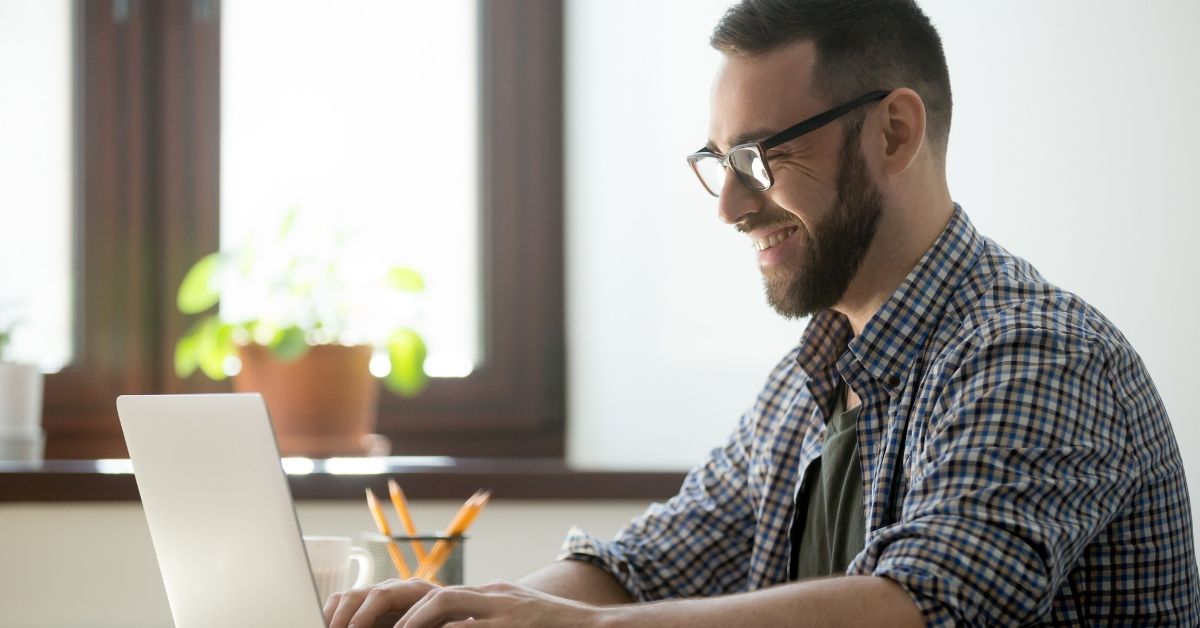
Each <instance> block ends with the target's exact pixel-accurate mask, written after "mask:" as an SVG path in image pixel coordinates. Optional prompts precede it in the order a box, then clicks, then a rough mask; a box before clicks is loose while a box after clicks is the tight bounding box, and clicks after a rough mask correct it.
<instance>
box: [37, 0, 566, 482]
mask: <svg viewBox="0 0 1200 628" xmlns="http://www.w3.org/2000/svg"><path fill="white" fill-rule="evenodd" d="M479 8H480V9H479V10H480V29H481V43H482V45H481V47H480V49H481V50H480V62H481V64H482V65H481V67H480V70H481V72H480V74H481V83H480V87H481V103H480V115H481V119H480V123H481V124H480V128H481V145H480V146H481V149H482V150H481V153H480V154H481V158H480V169H479V171H480V173H481V176H482V179H481V186H480V188H481V198H480V212H481V229H480V233H481V244H482V249H481V270H482V274H481V276H482V277H483V288H484V294H485V299H484V312H483V327H484V339H485V355H486V359H485V362H484V364H482V365H481V366H480V367H479V368H477V369H476V371H475V372H473V373H472V374H471V375H470V376H468V377H465V378H461V379H435V380H433V382H432V383H431V385H430V386H429V388H428V389H427V390H426V391H425V392H424V393H423V394H422V395H420V396H419V397H417V398H415V399H411V400H405V399H400V398H398V397H396V396H394V395H392V394H390V393H389V392H387V391H386V389H385V390H384V391H383V394H382V395H381V403H380V415H379V426H378V431H379V432H380V433H382V434H384V435H386V436H388V437H389V438H391V440H392V443H393V453H395V454H415V455H449V456H475V457H481V456H482V457H557V458H561V457H562V455H563V451H564V422H565V407H566V403H565V387H566V379H565V352H564V344H565V343H564V333H563V264H562V261H563V248H562V240H563V210H562V205H563V188H562V179H563V167H562V164H563V130H562V104H563V89H562V87H563V82H562V49H563V48H562V28H563V26H562V25H563V7H562V2H561V0H479ZM331 10H336V7H332V8H331ZM74 11H75V23H76V25H77V28H76V34H75V35H76V36H75V41H76V46H75V48H76V50H75V55H74V58H75V61H76V66H75V67H76V70H75V72H76V76H77V81H76V89H75V93H76V96H75V100H76V102H75V120H76V125H75V126H76V130H77V132H76V134H75V136H76V150H75V154H76V168H75V170H76V211H75V218H76V219H75V221H74V224H75V235H74V239H75V246H74V247H73V250H74V251H75V260H74V269H75V296H76V298H75V312H74V315H75V321H76V323H75V328H76V338H75V343H74V345H75V346H74V354H75V358H74V360H73V361H72V363H71V364H70V365H69V366H68V367H66V368H65V369H64V370H63V371H61V372H60V373H57V374H54V375H51V376H49V377H47V380H46V396H45V413H44V424H45V427H46V430H47V434H48V439H47V450H46V455H47V457H48V458H75V459H93V458H113V457H117V458H120V457H125V456H126V451H125V447H124V441H123V439H122V437H121V432H120V427H119V424H118V422H117V418H116V407H115V398H116V397H117V396H118V395H121V394H138V393H182V392H214V391H223V390H228V384H219V383H214V382H209V381H206V380H203V378H201V377H199V376H194V377H193V378H190V379H189V380H187V381H180V380H179V379H177V378H176V377H175V375H174V372H173V370H172V365H173V350H174V341H175V339H176V338H178V337H179V335H180V333H182V331H183V329H184V324H185V321H184V319H183V317H182V316H181V315H180V314H179V313H178V312H177V311H176V308H175V305H174V294H175V289H176V287H177V286H178V285H179V281H180V280H181V279H182V277H183V274H184V273H185V272H186V270H187V268H188V267H189V266H190V264H191V263H192V262H194V261H195V260H197V259H199V258H200V257H201V256H203V255H204V254H206V253H208V252H211V251H213V250H216V248H217V247H218V244H219V228H218V222H219V215H220V209H219V208H220V205H219V199H220V194H219V184H220V181H219V175H220V163H219V159H220V148H219V137H220V76H219V70H220V19H219V13H220V7H219V2H217V1H216V0H162V1H150V0H76V2H75V4H74Z"/></svg>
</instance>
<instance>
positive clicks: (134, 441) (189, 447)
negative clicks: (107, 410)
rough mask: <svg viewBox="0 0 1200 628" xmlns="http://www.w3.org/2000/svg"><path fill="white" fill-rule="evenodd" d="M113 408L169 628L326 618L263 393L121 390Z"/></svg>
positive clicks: (301, 623) (304, 625)
mask: <svg viewBox="0 0 1200 628" xmlns="http://www.w3.org/2000/svg"><path fill="white" fill-rule="evenodd" d="M117 413H118V414H119V415H120V417H121V429H122V431H124V433H125V444H126V445H127V446H128V447H129V459H130V461H131V462H132V463H133V473H134V476H135V478H136V480H137V487H138V492H139V493H141V497H142V507H143V509H144V510H145V512H146V523H148V524H149V526H150V536H151V538H152V539H153V541H154V553H155V554H156V555H157V556H158V569H159V571H160V572H161V573H162V579H163V585H165V587H166V591H167V600H168V602H170V605H171V616H172V617H173V618H174V620H175V627H176V628H212V627H213V626H280V627H284V626H287V627H289V628H292V627H295V628H310V627H311V628H324V626H325V622H324V618H323V617H322V614H321V603H322V601H321V600H318V599H317V589H316V584H315V583H314V582H313V578H312V572H311V571H309V566H308V557H307V555H306V554H305V550H304V542H303V540H302V538H301V536H300V525H299V523H298V522H297V520H296V512H295V510H294V509H293V507H292V496H291V491H290V490H289V489H288V484H287V478H286V477H285V476H284V473H283V468H282V466H281V465H280V462H279V451H278V449H277V448H276V445H275V435H274V432H272V431H271V422H270V419H269V418H268V416H267V407H266V404H264V403H263V400H262V397H261V396H260V395H258V394H218V395H147V396H131V395H126V396H122V397H118V398H117Z"/></svg>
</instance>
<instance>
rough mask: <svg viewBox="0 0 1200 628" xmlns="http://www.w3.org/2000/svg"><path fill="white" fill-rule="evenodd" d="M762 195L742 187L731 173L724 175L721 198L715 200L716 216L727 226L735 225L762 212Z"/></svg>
mask: <svg viewBox="0 0 1200 628" xmlns="http://www.w3.org/2000/svg"><path fill="white" fill-rule="evenodd" d="M763 202H764V195H763V193H762V192H755V191H754V190H751V189H750V188H747V187H746V186H744V185H742V182H741V181H738V178H737V176H736V175H735V174H734V173H733V172H728V173H726V177H725V182H724V185H723V186H722V187H721V196H720V197H719V198H717V216H718V217H720V219H721V222H723V223H725V224H727V225H736V224H737V223H739V222H741V221H742V220H743V219H745V218H746V216H749V215H750V214H753V213H755V212H758V211H760V210H762V208H763Z"/></svg>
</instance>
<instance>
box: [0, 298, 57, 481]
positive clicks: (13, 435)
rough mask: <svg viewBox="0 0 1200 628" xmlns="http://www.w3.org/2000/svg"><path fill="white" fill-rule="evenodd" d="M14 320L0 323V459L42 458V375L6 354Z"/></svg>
mask: <svg viewBox="0 0 1200 628" xmlns="http://www.w3.org/2000/svg"><path fill="white" fill-rule="evenodd" d="M16 327H17V321H15V320H8V321H0V460H19V461H23V462H36V461H39V460H41V459H42V456H43V453H44V452H45V446H46V433H45V432H44V431H43V430H42V372H41V370H40V369H39V368H38V367H37V365H34V364H23V363H20V362H16V361H14V360H13V359H12V357H11V356H10V355H9V352H8V350H9V348H10V346H11V342H12V337H13V333H14V332H15V330H16Z"/></svg>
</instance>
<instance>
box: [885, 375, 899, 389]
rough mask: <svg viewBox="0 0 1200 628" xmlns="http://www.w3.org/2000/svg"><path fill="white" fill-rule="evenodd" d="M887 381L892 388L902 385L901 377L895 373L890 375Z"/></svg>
mask: <svg viewBox="0 0 1200 628" xmlns="http://www.w3.org/2000/svg"><path fill="white" fill-rule="evenodd" d="M886 381H887V385H888V386H889V387H891V388H895V387H897V386H899V385H900V378H899V377H897V376H895V375H888V376H887V380H886Z"/></svg>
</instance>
